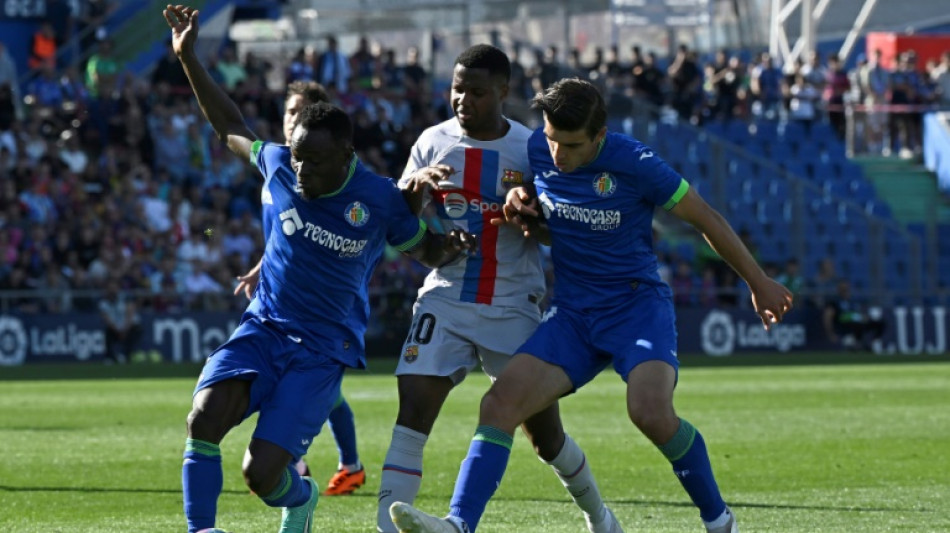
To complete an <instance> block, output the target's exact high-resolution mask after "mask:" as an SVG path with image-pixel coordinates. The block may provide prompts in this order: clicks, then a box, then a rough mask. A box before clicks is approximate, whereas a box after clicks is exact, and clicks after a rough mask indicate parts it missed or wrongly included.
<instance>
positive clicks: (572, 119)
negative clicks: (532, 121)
mask: <svg viewBox="0 0 950 533" xmlns="http://www.w3.org/2000/svg"><path fill="white" fill-rule="evenodd" d="M531 106H532V107H534V108H535V109H540V110H541V111H543V112H544V116H545V117H546V118H547V120H548V122H550V123H551V125H552V126H554V127H555V128H557V129H559V130H562V131H578V130H581V129H583V130H585V131H586V132H587V134H588V135H589V136H590V138H591V139H593V138H594V137H596V136H597V133H599V132H600V130H602V129H603V128H604V126H606V125H607V106H606V105H605V104H604V98H603V96H601V95H600V92H599V91H598V90H597V87H594V85H593V84H592V83H590V82H588V81H584V80H581V79H578V78H566V79H563V80H560V81H557V82H555V83H554V84H553V85H551V86H550V87H548V88H547V89H546V90H544V91H542V92H539V93H538V94H536V95H535V96H534V98H533V99H532V100H531Z"/></svg>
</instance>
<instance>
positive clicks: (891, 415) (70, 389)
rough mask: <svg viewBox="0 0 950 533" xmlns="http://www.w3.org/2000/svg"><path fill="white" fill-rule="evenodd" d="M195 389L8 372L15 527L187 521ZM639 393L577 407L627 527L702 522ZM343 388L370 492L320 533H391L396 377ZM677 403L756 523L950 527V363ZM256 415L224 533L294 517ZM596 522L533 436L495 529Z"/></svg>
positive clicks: (426, 497) (449, 467) (728, 389)
mask: <svg viewBox="0 0 950 533" xmlns="http://www.w3.org/2000/svg"><path fill="white" fill-rule="evenodd" d="M155 368H156V369H158V368H159V367H155ZM191 370H194V374H193V375H195V376H196V375H197V369H189V372H188V373H189V374H190V373H191ZM2 377H3V374H0V378H2ZM193 383H194V377H193V376H190V377H164V378H160V379H144V378H135V379H130V378H121V379H120V378H115V377H113V378H111V379H73V380H55V381H52V380H40V381H38V380H30V379H19V380H13V381H0V531H2V532H10V533H21V532H37V533H40V532H44V533H45V532H63V533H73V532H89V533H109V532H126V531H137V532H174V531H184V519H183V517H182V510H181V487H180V475H181V470H180V467H181V452H182V447H183V443H184V420H185V415H186V413H187V411H188V408H189V405H190V393H191V388H192V386H193ZM487 384H488V380H487V378H485V376H484V375H482V374H475V375H473V376H471V377H470V378H469V379H468V380H466V382H465V383H464V384H463V385H462V386H461V387H459V388H458V389H457V390H456V391H455V392H454V393H453V394H452V396H451V397H450V399H449V402H448V403H447V404H446V406H445V408H444V409H443V411H442V415H441V417H440V419H439V421H438V422H437V424H436V427H435V430H434V431H433V434H432V436H431V438H430V440H429V445H428V447H427V448H426V457H425V477H424V479H423V483H422V491H421V493H420V494H419V498H418V500H417V504H418V505H419V506H420V507H421V508H422V509H424V510H427V511H430V512H438V513H443V512H445V511H446V510H447V505H448V500H449V497H450V496H451V491H452V485H453V482H454V480H455V475H456V473H457V471H458V464H459V462H460V460H461V459H462V458H463V457H464V455H465V451H466V450H467V448H468V444H469V438H470V436H471V434H472V432H473V430H474V427H475V422H476V410H477V405H478V399H479V397H480V395H481V394H482V392H483V391H484V390H485V388H486V387H487ZM623 391H624V388H623V384H622V382H621V381H620V380H619V378H617V377H616V376H615V375H614V374H612V373H609V372H607V373H604V374H602V375H601V376H600V377H599V378H598V379H597V380H596V381H594V382H593V383H592V384H590V385H588V386H587V387H585V388H584V389H582V390H581V391H580V392H579V393H578V394H576V395H573V396H570V397H568V398H567V399H565V400H564V401H563V402H562V406H561V409H562V413H563V417H564V420H565V426H566V427H567V429H568V431H569V432H570V433H571V434H572V435H573V436H574V438H575V439H576V440H577V441H578V442H579V443H580V445H581V446H582V447H583V448H584V450H585V451H586V452H587V455H588V459H589V461H590V463H591V466H592V468H593V470H594V472H595V474H596V475H597V478H598V480H599V483H600V486H601V490H602V492H603V494H604V495H605V497H606V499H607V500H608V502H609V503H610V505H611V506H612V507H613V509H614V511H615V512H616V514H617V516H618V518H619V519H620V521H621V523H622V524H623V525H624V528H625V530H626V531H627V532H628V533H630V532H655V533H663V532H684V531H695V532H700V531H703V529H702V524H701V522H700V521H699V517H698V513H697V511H696V510H695V509H694V508H693V507H692V505H691V504H690V503H689V502H688V500H687V497H686V494H685V493H684V492H683V490H682V489H681V488H680V486H679V484H678V483H677V481H676V479H675V477H674V476H673V475H672V473H671V469H670V466H669V464H668V463H667V462H666V461H665V460H664V459H663V457H662V456H661V455H660V453H659V452H658V451H657V450H656V449H655V448H653V447H652V446H651V445H649V444H648V442H647V441H646V439H645V438H644V437H642V436H641V435H640V434H639V433H638V432H637V431H636V429H635V428H634V427H633V426H632V424H630V423H629V421H628V420H627V418H626V415H625V411H624V406H623V405H624V402H623V397H624V392H623ZM344 392H345V394H346V396H347V398H348V400H349V401H350V403H351V405H352V406H353V410H354V411H355V413H356V416H357V431H358V435H359V445H360V452H361V455H362V459H363V461H364V463H365V464H366V466H367V469H368V474H369V478H368V482H367V485H366V486H364V487H363V488H361V489H360V490H359V491H357V493H356V494H354V495H353V496H348V497H335V498H327V497H325V498H321V500H320V504H319V506H318V508H317V513H316V527H315V529H314V531H320V532H332V533H337V532H341V533H345V532H363V533H366V532H370V531H375V527H374V525H375V512H376V490H377V488H378V484H379V468H380V464H381V463H382V460H383V456H384V454H385V453H386V448H387V446H388V443H389V436H390V432H391V429H392V424H393V420H394V417H395V413H396V407H397V403H396V402H397V400H396V388H395V381H394V378H392V377H391V376H390V375H387V374H384V373H381V374H366V373H354V374H352V375H348V376H347V378H346V379H345V381H344ZM676 406H677V409H678V411H679V413H680V414H681V415H682V416H683V417H684V418H687V419H689V420H690V421H691V422H692V423H693V424H694V425H695V426H696V427H697V428H699V429H700V430H701V431H702V432H703V434H704V435H705V437H706V441H707V443H708V445H709V448H710V455H711V457H712V461H713V467H714V469H715V471H716V473H717V477H718V481H719V484H720V487H721V489H722V491H723V494H724V496H725V498H726V500H727V501H728V502H729V503H730V504H731V506H732V508H733V509H734V510H735V511H736V513H737V515H738V517H739V520H740V526H741V528H742V531H743V532H744V533H749V532H849V533H857V532H872V531H873V532H881V531H900V532H905V531H908V532H909V531H927V532H945V531H950V364H946V363H944V362H941V363H913V364H861V365H857V364H843V365H815V366H770V367H762V366H759V367H718V368H695V367H688V366H687V367H685V368H683V369H682V371H681V374H680V384H679V390H678V392H677V401H676ZM253 423H254V419H253V418H252V419H250V420H248V421H246V422H245V423H244V424H243V425H242V426H240V427H239V428H237V429H235V430H234V431H232V433H231V434H230V435H228V437H227V438H226V439H225V440H224V442H223V444H222V454H223V456H224V493H223V494H222V495H221V498H220V500H219V504H218V527H221V528H224V529H226V530H228V531H231V532H234V533H251V532H273V531H276V530H277V528H278V523H279V516H280V511H279V510H276V509H271V508H268V507H266V506H265V505H264V504H263V503H261V502H260V501H259V500H258V499H257V498H255V497H253V496H251V495H250V494H248V491H247V489H246V488H245V487H244V485H243V481H242V479H241V474H240V461H241V458H242V455H243V449H244V447H245V446H246V444H247V441H248V438H249V435H250V433H251V429H252V427H253ZM308 459H309V461H310V463H311V468H312V469H314V470H315V472H316V477H317V478H318V479H319V481H320V483H321V485H323V484H324V483H326V481H327V479H329V477H330V475H331V474H332V472H333V470H335V468H336V448H335V446H334V444H333V441H332V438H331V437H330V435H329V431H328V430H326V429H325V431H324V432H323V433H322V434H321V435H320V436H319V437H318V438H317V440H316V441H315V442H314V444H313V446H312V447H311V450H310V455H309V457H308ZM584 530H585V528H584V523H583V519H582V518H581V516H580V514H579V511H578V510H577V509H576V508H575V507H574V505H573V504H572V503H571V502H570V501H569V499H568V497H567V494H566V492H565V491H564V489H563V488H562V487H561V486H560V484H559V482H558V481H557V479H556V478H555V476H554V475H553V474H551V473H550V471H549V469H548V468H547V467H545V466H544V465H542V464H541V463H540V462H539V461H538V460H537V459H536V458H535V457H534V456H533V454H532V452H531V450H530V447H529V446H528V445H527V441H526V439H525V438H524V437H523V436H521V435H518V436H517V437H516V439H515V447H514V450H513V453H512V460H511V463H510V465H509V468H508V471H507V475H506V476H505V480H504V482H503V483H502V485H501V488H500V489H499V491H498V492H497V494H496V496H495V498H494V499H493V500H492V502H491V503H490V504H489V506H488V510H487V512H486V514H485V517H484V520H483V521H482V524H481V527H480V529H479V531H484V532H544V533H560V532H581V531H584Z"/></svg>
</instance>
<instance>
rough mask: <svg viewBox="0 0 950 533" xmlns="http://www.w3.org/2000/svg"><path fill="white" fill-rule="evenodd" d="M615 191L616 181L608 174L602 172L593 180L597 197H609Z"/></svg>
mask: <svg viewBox="0 0 950 533" xmlns="http://www.w3.org/2000/svg"><path fill="white" fill-rule="evenodd" d="M616 190H617V180H616V179H614V177H613V176H611V175H610V174H609V173H608V172H602V173H600V174H598V175H597V177H596V178H594V192H595V193H597V196H610V195H611V194H613V193H614V191H616Z"/></svg>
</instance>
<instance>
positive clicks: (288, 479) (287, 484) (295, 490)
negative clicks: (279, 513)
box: [261, 465, 311, 507]
mask: <svg viewBox="0 0 950 533" xmlns="http://www.w3.org/2000/svg"><path fill="white" fill-rule="evenodd" d="M310 493H311V487H310V483H306V482H304V480H303V479H302V478H301V477H300V474H298V473H297V469H296V468H294V466H293V465H290V466H288V467H287V468H286V469H285V470H284V475H283V476H281V478H280V483H278V484H277V487H275V488H274V490H272V491H271V493H270V494H268V495H266V496H261V500H263V502H264V503H266V504H267V505H269V506H271V507H297V506H300V505H303V504H304V503H306V502H307V501H308V500H309V499H310Z"/></svg>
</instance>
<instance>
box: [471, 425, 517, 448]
mask: <svg viewBox="0 0 950 533" xmlns="http://www.w3.org/2000/svg"><path fill="white" fill-rule="evenodd" d="M472 440H482V441H485V442H490V443H492V444H497V445H499V446H502V447H504V448H507V449H509V450H510V449H511V444H512V443H513V442H514V440H515V437H514V436H513V435H509V434H507V433H505V432H504V431H502V430H500V429H498V428H496V427H492V426H478V428H477V429H476V430H475V437H473V438H472Z"/></svg>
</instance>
